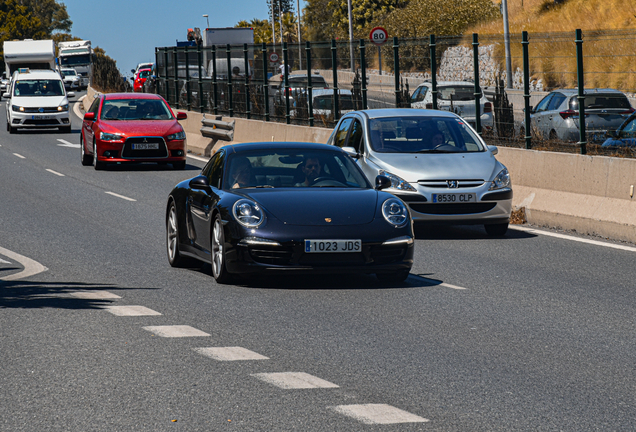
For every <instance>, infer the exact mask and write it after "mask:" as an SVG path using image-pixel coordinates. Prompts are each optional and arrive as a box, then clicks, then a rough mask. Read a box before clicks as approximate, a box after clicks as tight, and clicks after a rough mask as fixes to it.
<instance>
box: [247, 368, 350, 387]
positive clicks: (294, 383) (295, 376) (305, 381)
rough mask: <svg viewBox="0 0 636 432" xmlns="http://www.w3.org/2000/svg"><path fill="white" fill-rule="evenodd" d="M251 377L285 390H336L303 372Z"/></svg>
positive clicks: (332, 384) (258, 374)
mask: <svg viewBox="0 0 636 432" xmlns="http://www.w3.org/2000/svg"><path fill="white" fill-rule="evenodd" d="M252 376H253V377H256V378H258V379H260V380H261V381H265V382H266V383H269V384H272V385H275V386H276V387H280V388H282V389H285V390H290V389H310V388H338V386H337V385H336V384H334V383H330V382H329V381H325V380H323V379H320V378H317V377H315V376H313V375H309V374H308V373H305V372H275V373H257V374H252Z"/></svg>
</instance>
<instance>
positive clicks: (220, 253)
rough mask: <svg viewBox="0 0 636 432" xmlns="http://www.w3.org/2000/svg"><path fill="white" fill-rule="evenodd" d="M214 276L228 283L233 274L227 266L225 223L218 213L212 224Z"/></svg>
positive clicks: (217, 279) (223, 282)
mask: <svg viewBox="0 0 636 432" xmlns="http://www.w3.org/2000/svg"><path fill="white" fill-rule="evenodd" d="M210 255H211V258H212V276H214V279H215V280H216V281H217V282H218V283H220V284H227V283H229V282H230V281H231V280H232V276H231V275H230V274H229V273H228V271H227V270H226V268H225V235H224V234H223V223H222V222H221V216H219V215H218V214H217V215H216V218H214V223H213V225H212V253H211V254H210Z"/></svg>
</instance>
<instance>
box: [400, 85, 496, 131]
mask: <svg viewBox="0 0 636 432" xmlns="http://www.w3.org/2000/svg"><path fill="white" fill-rule="evenodd" d="M432 90H433V84H432V83H430V82H424V83H422V84H420V85H419V86H418V87H417V88H416V89H415V90H414V91H413V93H412V94H411V108H424V109H433V92H432ZM479 105H480V109H479V111H480V116H479V119H480V123H481V126H482V127H483V128H484V130H486V131H488V130H491V129H492V128H493V125H494V117H493V112H492V103H491V102H489V101H488V99H487V98H486V96H484V95H483V92H482V97H481V99H480V101H479ZM437 108H438V109H440V110H444V111H451V112H454V113H455V114H457V115H459V116H460V117H461V118H463V119H464V120H466V121H467V122H468V123H470V125H471V126H472V127H475V121H476V120H475V119H476V116H475V84H473V83H471V82H468V81H439V82H438V83H437Z"/></svg>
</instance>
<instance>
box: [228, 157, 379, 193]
mask: <svg viewBox="0 0 636 432" xmlns="http://www.w3.org/2000/svg"><path fill="white" fill-rule="evenodd" d="M223 183H224V185H225V187H224V188H225V189H236V188H280V187H294V188H302V187H335V188H338V187H339V188H370V187H371V185H370V184H369V182H368V181H367V180H366V177H364V174H363V173H362V171H360V169H359V168H358V167H357V165H356V164H355V163H353V161H352V160H351V158H350V157H349V156H347V155H346V154H345V153H341V152H337V151H328V150H316V149H311V150H307V149H263V150H256V151H254V150H253V151H246V152H240V153H235V154H233V155H232V156H231V157H230V158H229V160H228V162H227V165H226V172H225V180H224V182H223Z"/></svg>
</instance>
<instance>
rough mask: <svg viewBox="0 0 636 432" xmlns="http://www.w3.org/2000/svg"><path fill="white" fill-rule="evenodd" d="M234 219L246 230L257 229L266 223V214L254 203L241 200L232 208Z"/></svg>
mask: <svg viewBox="0 0 636 432" xmlns="http://www.w3.org/2000/svg"><path fill="white" fill-rule="evenodd" d="M232 215H233V216H234V219H236V221H237V222H238V223H240V224H241V225H243V226H244V227H246V228H256V227H258V226H260V225H261V224H262V223H263V222H265V212H263V209H262V208H260V207H259V205H258V204H256V203H255V202H254V201H250V200H247V199H241V200H238V201H237V202H235V203H234V207H232Z"/></svg>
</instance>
